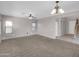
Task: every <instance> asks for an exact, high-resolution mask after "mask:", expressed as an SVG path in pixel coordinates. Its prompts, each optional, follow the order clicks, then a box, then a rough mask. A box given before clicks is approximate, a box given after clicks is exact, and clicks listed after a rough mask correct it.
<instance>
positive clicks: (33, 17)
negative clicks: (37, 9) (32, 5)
mask: <svg viewBox="0 0 79 59" xmlns="http://www.w3.org/2000/svg"><path fill="white" fill-rule="evenodd" d="M28 19H36V17H35V16H33V15H32V14H31V13H30V14H29V16H28Z"/></svg>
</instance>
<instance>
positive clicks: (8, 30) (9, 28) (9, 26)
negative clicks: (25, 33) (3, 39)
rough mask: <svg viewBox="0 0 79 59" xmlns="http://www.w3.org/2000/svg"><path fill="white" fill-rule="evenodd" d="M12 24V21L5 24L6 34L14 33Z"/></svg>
mask: <svg viewBox="0 0 79 59" xmlns="http://www.w3.org/2000/svg"><path fill="white" fill-rule="evenodd" d="M12 26H13V24H12V22H11V21H6V22H5V33H7V34H8V33H12Z"/></svg>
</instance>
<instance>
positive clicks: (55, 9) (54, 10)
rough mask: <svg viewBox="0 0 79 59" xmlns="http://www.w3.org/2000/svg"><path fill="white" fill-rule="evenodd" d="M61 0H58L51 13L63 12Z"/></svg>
mask: <svg viewBox="0 0 79 59" xmlns="http://www.w3.org/2000/svg"><path fill="white" fill-rule="evenodd" d="M58 3H59V1H56V6H55V7H54V9H53V10H52V12H51V14H63V13H64V10H63V9H61V7H60V6H59V5H58Z"/></svg>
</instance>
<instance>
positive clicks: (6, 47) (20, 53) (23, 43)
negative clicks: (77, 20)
mask: <svg viewBox="0 0 79 59" xmlns="http://www.w3.org/2000/svg"><path fill="white" fill-rule="evenodd" d="M0 56H1V57H76V56H79V45H76V44H72V43H69V42H65V41H62V40H58V39H55V40H53V39H49V38H46V37H43V36H39V35H33V36H30V37H28V38H27V37H21V38H14V39H8V40H4V41H2V43H1V44H0Z"/></svg>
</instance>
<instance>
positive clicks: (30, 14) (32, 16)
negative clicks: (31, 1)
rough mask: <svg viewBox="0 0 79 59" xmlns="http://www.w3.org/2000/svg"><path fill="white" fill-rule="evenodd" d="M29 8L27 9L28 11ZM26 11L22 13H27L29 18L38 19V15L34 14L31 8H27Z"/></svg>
mask: <svg viewBox="0 0 79 59" xmlns="http://www.w3.org/2000/svg"><path fill="white" fill-rule="evenodd" d="M26 10H27V11H26ZM26 10H25V12H23V13H22V14H23V15H25V17H27V18H28V19H30V20H31V19H36V18H37V17H35V16H34V15H33V13H32V12H31V10H29V9H26Z"/></svg>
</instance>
